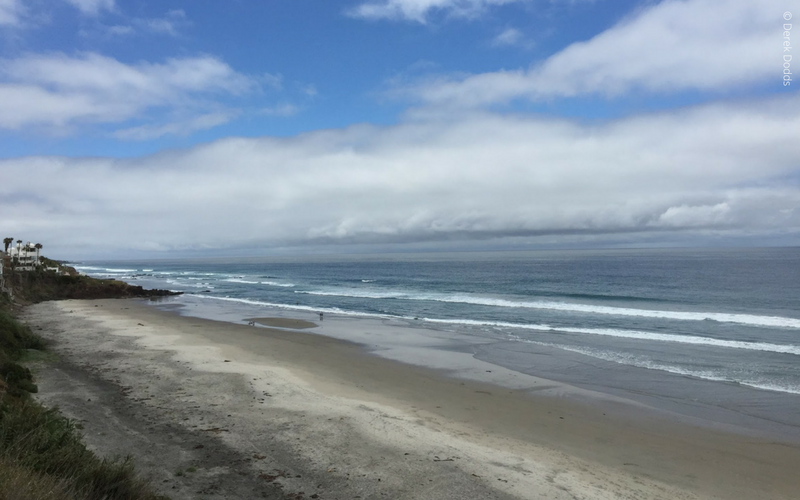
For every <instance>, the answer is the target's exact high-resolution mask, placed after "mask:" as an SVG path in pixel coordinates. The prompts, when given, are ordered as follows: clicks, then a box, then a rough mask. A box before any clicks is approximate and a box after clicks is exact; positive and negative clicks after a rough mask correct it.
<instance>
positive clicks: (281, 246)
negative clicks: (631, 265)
mask: <svg viewBox="0 0 800 500" xmlns="http://www.w3.org/2000/svg"><path fill="white" fill-rule="evenodd" d="M794 15H800V0H662V1H656V0H639V1H636V0H340V1H321V0H258V1H256V0H228V1H225V2H220V1H216V0H191V1H189V0H160V1H153V0H0V231H2V232H3V234H2V236H3V237H6V236H10V237H13V238H14V239H15V240H16V239H22V240H23V241H33V242H40V243H42V244H43V245H44V251H43V253H45V254H46V255H48V256H52V257H56V258H68V259H82V258H151V257H152V258H170V257H176V256H206V255H207V256H220V255H262V254H264V255H267V254H286V253H288V254H296V253H327V252H337V253H341V252H344V253H347V252H364V251H394V252H404V251H434V250H492V249H498V250H503V249H513V250H521V249H537V248H595V247H599V248H607V247H613V248H616V247H652V246H655V247H661V246H667V247H670V246H765V245H766V246H781V245H782V246H787V245H788V246H798V245H800V94H799V93H798V89H800V55H798V54H795V52H794V51H795V50H797V49H796V48H797V47H798V46H800V25H798V26H796V27H793V21H796V20H794V19H792V17H793V16H794ZM794 24H797V22H794ZM793 56H797V57H794V60H792V59H793ZM795 78H796V79H795Z"/></svg>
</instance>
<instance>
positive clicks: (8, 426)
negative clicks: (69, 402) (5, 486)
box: [0, 400, 163, 500]
mask: <svg viewBox="0 0 800 500" xmlns="http://www.w3.org/2000/svg"><path fill="white" fill-rule="evenodd" d="M0 460H4V461H7V462H12V463H14V464H15V466H16V467H19V468H22V469H25V470H27V471H30V472H31V473H33V474H37V475H44V476H47V477H50V478H52V479H55V480H64V481H66V482H67V484H69V485H70V488H71V489H72V490H74V491H80V492H82V493H81V495H80V498H86V499H88V500H95V499H96V500H101V499H105V500H129V499H130V500H132V499H144V500H155V499H158V498H163V497H158V496H156V495H154V494H153V493H152V492H151V491H149V488H148V485H147V483H146V482H145V481H143V480H141V479H140V478H139V477H138V476H136V474H135V472H134V470H133V463H132V462H131V460H130V459H129V458H123V459H114V460H105V459H100V458H98V457H97V456H95V455H94V454H93V453H92V452H91V451H89V450H88V449H87V448H86V445H84V444H83V442H82V441H81V436H80V434H79V433H78V431H77V429H76V428H75V424H74V423H73V422H72V421H71V420H69V419H67V418H65V417H63V416H61V415H60V414H59V413H58V411H57V410H53V409H50V410H48V409H45V408H43V407H41V406H40V405H38V404H36V403H33V402H29V401H28V402H20V401H10V400H6V402H5V403H4V404H3V405H2V406H0Z"/></svg>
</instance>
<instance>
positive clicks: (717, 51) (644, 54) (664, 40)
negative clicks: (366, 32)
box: [406, 0, 786, 106]
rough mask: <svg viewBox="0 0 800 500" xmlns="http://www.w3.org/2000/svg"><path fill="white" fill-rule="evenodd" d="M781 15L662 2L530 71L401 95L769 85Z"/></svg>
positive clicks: (482, 100)
mask: <svg viewBox="0 0 800 500" xmlns="http://www.w3.org/2000/svg"><path fill="white" fill-rule="evenodd" d="M785 10H786V8H785V2H783V1H781V0H681V1H679V0H666V1H663V2H661V3H659V4H657V5H655V6H653V7H650V8H647V9H645V10H642V11H641V12H639V13H638V14H637V15H635V16H634V17H632V18H630V19H626V20H624V21H623V22H620V23H619V24H617V25H616V26H614V27H612V28H610V29H609V30H607V31H605V32H603V33H601V34H599V35H597V36H596V37H594V38H592V39H591V40H588V41H586V42H577V43H574V44H572V45H570V46H569V47H567V48H565V49H564V50H562V51H561V52H559V53H557V54H555V55H553V56H551V57H550V58H548V59H546V60H545V61H544V62H542V63H541V64H537V65H535V66H533V67H532V68H530V69H526V70H524V69H520V70H517V71H499V72H493V73H484V74H479V75H473V76H469V77H466V78H457V79H452V80H444V81H442V80H440V81H435V82H427V83H423V84H421V85H416V86H414V87H412V88H410V89H406V90H407V91H408V92H410V93H411V94H413V95H415V96H416V97H418V98H420V99H422V100H423V101H427V102H431V103H437V104H454V105H460V106H476V105H484V104H491V103H497V102H507V101H509V100H511V99H515V98H526V99H532V100H542V99H548V98H552V97H571V96H578V95H592V94H594V95H603V96H612V97H613V96H617V95H621V94H624V93H627V92H631V91H636V90H643V91H647V92H654V93H670V92H676V91H683V90H702V91H714V90H721V89H727V88H730V87H741V86H746V85H749V84H754V83H758V82H764V81H768V80H769V79H774V78H775V75H776V74H777V73H776V71H777V69H776V64H777V63H776V61H778V60H779V59H780V56H781V54H780V47H779V42H780V40H778V37H777V34H776V33H777V32H778V31H780V27H781V23H782V22H783V20H782V17H781V15H780V14H781V13H782V12H783V11H785ZM778 69H780V68H778Z"/></svg>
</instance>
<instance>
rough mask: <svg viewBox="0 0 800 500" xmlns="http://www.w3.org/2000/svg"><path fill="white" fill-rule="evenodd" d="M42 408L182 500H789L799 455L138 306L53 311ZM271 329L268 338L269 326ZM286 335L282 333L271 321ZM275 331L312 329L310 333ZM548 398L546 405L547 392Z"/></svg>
mask: <svg viewBox="0 0 800 500" xmlns="http://www.w3.org/2000/svg"><path fill="white" fill-rule="evenodd" d="M25 319H26V320H27V321H28V322H29V323H30V324H31V325H32V326H33V327H34V328H35V329H37V330H39V333H41V334H42V335H43V336H44V337H46V338H49V339H52V340H53V341H54V342H55V345H54V350H55V352H56V353H57V354H58V355H59V359H58V360H57V361H53V362H48V363H41V364H40V365H39V366H38V367H37V377H38V382H39V384H40V389H41V391H40V399H41V400H42V401H43V402H44V403H46V404H49V405H58V406H59V407H61V408H62V411H64V413H66V414H67V415H68V416H70V417H72V418H74V419H76V420H77V421H79V422H80V423H81V425H82V426H83V432H84V433H85V435H86V439H87V442H88V443H89V445H90V446H91V447H92V448H94V449H96V450H98V451H99V452H101V453H104V454H122V455H124V454H131V455H133V456H134V458H135V459H136V461H137V464H138V465H139V467H140V468H141V469H142V470H143V471H144V473H145V474H147V475H148V476H149V477H151V478H152V480H153V483H154V485H155V486H157V487H158V488H159V489H161V491H163V492H164V493H166V494H168V495H169V496H171V497H172V498H174V499H181V498H187V499H188V498H258V497H262V496H263V497H266V498H321V499H335V498H338V499H350V498H362V499H367V498H391V499H467V498H470V499H472V498H474V499H494V498H496V499H505V498H508V499H511V498H526V499H552V500H560V499H609V500H610V499H705V498H719V499H732V498H735V499H751V498H752V499H756V498H758V499H761V498H765V499H790V498H798V495H800V493H798V492H800V475H799V474H797V471H798V470H799V469H800V448H799V447H798V446H796V445H791V444H786V443H775V442H768V441H764V440H759V439H755V438H748V437H743V436H740V435H734V434H726V433H723V432H717V431H712V430H709V429H701V428H697V427H691V426H688V425H685V424H680V423H678V422H676V421H673V420H668V419H665V418H663V417H659V416H657V415H655V414H652V413H648V412H646V411H643V410H640V409H635V408H634V407H632V406H628V405H625V404H624V403H619V402H606V403H602V404H601V403H599V402H597V401H595V402H590V401H583V402H582V401H576V400H574V399H572V398H566V397H557V396H553V395H552V392H548V391H547V390H546V385H542V384H539V385H532V386H531V387H527V388H524V389H517V390H510V389H505V388H502V387H499V386H496V385H490V384H484V383H480V382H476V381H469V380H461V379H456V378H452V377H448V376H446V375H445V374H443V373H442V372H440V371H436V370H432V369H426V368H421V367H417V366H409V365H405V364H402V363H399V362H395V361H391V360H386V359H382V358H378V357H376V356H374V355H370V354H368V353H366V352H365V351H364V350H363V349H362V348H360V347H359V346H357V345H354V344H351V343H347V342H343V341H340V340H335V339H330V338H326V337H322V336H319V335H315V334H313V333H307V332H306V331H302V330H296V329H295V330H286V329H284V330H278V329H271V328H261V327H252V326H244V325H235V324H230V323H221V322H216V321H209V320H202V319H197V318H187V317H181V316H178V315H177V314H172V313H169V312H165V311H161V310H159V309H156V308H153V307H151V306H148V305H146V304H144V303H142V302H140V301H137V300H101V301H63V302H48V303H42V304H38V305H35V306H31V307H30V308H28V309H27V311H26V314H25ZM261 320H265V321H263V322H261V321H260V322H261V323H266V324H269V322H268V320H269V318H261ZM273 320H274V318H273ZM298 320H300V321H301V322H299V323H298V322H291V321H290V322H288V323H281V324H278V325H273V326H279V327H283V328H298V327H301V326H302V327H308V326H309V325H306V324H305V323H306V322H305V321H304V320H302V319H300V318H298ZM545 394H549V395H545Z"/></svg>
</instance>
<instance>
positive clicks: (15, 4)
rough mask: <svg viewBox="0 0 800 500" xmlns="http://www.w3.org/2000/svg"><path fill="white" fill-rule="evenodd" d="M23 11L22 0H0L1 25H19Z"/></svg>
mask: <svg viewBox="0 0 800 500" xmlns="http://www.w3.org/2000/svg"><path fill="white" fill-rule="evenodd" d="M23 11H24V9H23V7H22V2H21V1H20V0H0V26H18V25H19V24H20V19H21V17H22V14H23Z"/></svg>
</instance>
